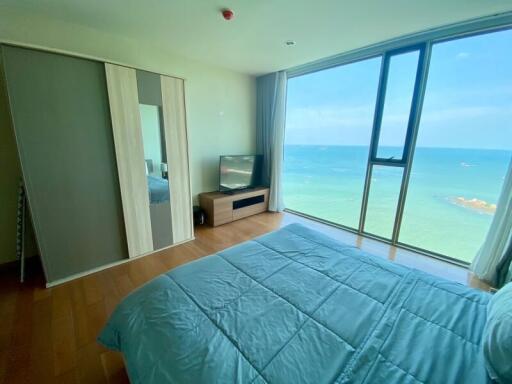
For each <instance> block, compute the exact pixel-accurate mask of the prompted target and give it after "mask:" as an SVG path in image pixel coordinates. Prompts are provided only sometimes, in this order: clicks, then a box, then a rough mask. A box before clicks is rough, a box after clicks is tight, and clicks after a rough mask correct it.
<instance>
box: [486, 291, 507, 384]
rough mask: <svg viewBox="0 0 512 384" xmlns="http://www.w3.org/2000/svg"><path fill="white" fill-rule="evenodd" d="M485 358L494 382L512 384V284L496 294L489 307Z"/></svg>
mask: <svg viewBox="0 0 512 384" xmlns="http://www.w3.org/2000/svg"><path fill="white" fill-rule="evenodd" d="M484 356H485V364H486V368H487V372H488V373H489V376H490V377H491V378H492V379H493V380H496V381H497V382H498V383H502V384H505V383H512V283H508V284H507V285H505V286H504V287H503V288H501V289H500V290H499V291H498V292H496V294H494V295H493V297H492V298H491V300H490V301H489V304H488V305H487V323H486V324H485V329H484Z"/></svg>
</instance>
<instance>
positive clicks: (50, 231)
mask: <svg viewBox="0 0 512 384" xmlns="http://www.w3.org/2000/svg"><path fill="white" fill-rule="evenodd" d="M3 57H4V66H5V73H6V80H7V89H8V93H9V100H10V104H11V112H12V117H13V122H14V130H15V134H16V140H17V143H18V149H19V152H20V160H21V166H22V170H23V174H24V177H25V182H26V187H27V193H28V197H29V202H30V205H31V210H32V213H33V216H34V227H35V231H36V236H37V240H38V243H39V246H40V249H41V254H42V255H41V256H42V259H43V263H44V266H45V272H46V275H47V280H48V282H52V281H55V280H57V279H62V278H65V277H68V276H70V275H73V274H77V273H80V272H84V271H87V270H90V269H92V268H95V267H98V266H102V265H105V264H108V263H112V262H115V261H118V260H121V259H124V258H126V257H127V255H128V253H127V248H126V238H125V233H124V223H123V215H122V207H121V197H120V191H119V182H118V177H117V168H116V162H115V152H114V143H113V137H112V129H111V123H110V112H109V107H108V105H109V104H108V96H107V88H106V80H105V71H104V66H103V64H102V63H99V62H94V61H89V60H84V59H79V58H73V57H69V56H64V55H58V54H52V53H45V52H41V51H36V50H30V49H24V48H17V47H10V46H4V47H3Z"/></svg>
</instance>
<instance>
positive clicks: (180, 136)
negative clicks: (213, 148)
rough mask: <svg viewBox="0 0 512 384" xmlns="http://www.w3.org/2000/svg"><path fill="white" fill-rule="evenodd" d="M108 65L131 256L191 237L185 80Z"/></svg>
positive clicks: (113, 123) (111, 105)
mask: <svg viewBox="0 0 512 384" xmlns="http://www.w3.org/2000/svg"><path fill="white" fill-rule="evenodd" d="M105 66H106V73H107V83H108V90H109V100H110V108H111V115H112V129H113V132H114V143H115V148H116V158H117V166H118V169H119V183H120V189H121V198H122V201H123V211H124V217H125V226H126V234H127V240H128V249H129V254H130V257H134V256H139V255H142V254H145V253H148V252H151V251H154V250H158V249H161V248H165V247H168V246H170V245H172V244H175V243H179V242H182V241H185V240H189V239H191V238H192V237H193V227H192V206H191V196H190V178H189V171H188V144H187V134H186V124H185V109H184V105H185V104H184V95H183V80H181V79H174V78H170V77H166V76H161V75H158V74H156V73H151V72H146V71H140V70H135V69H131V68H126V67H121V66H117V65H113V64H106V65H105Z"/></svg>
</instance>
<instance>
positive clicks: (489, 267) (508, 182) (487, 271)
mask: <svg viewBox="0 0 512 384" xmlns="http://www.w3.org/2000/svg"><path fill="white" fill-rule="evenodd" d="M511 231H512V161H511V162H510V165H509V167H508V171H507V175H506V176H505V180H504V182H503V188H502V190H501V195H500V198H499V200H498V204H497V207H496V213H495V215H494V219H493V221H492V223H491V227H490V228H489V232H488V233H487V237H486V238H485V241H484V243H483V245H482V247H481V248H480V250H479V251H478V253H477V255H476V257H475V259H474V260H473V263H472V264H471V267H470V269H471V270H472V271H473V272H474V273H475V275H476V276H477V277H478V278H480V279H482V280H485V281H488V282H490V283H495V281H496V275H497V271H496V269H497V267H498V265H499V264H500V262H502V261H503V258H504V257H506V255H507V254H508V252H506V250H507V246H508V244H509V241H510V236H511Z"/></svg>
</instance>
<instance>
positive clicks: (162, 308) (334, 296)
mask: <svg viewBox="0 0 512 384" xmlns="http://www.w3.org/2000/svg"><path fill="white" fill-rule="evenodd" d="M489 297H490V296H489V294H487V293H484V292H481V291H478V290H474V289H470V288H468V287H465V286H463V285H460V284H457V283H454V282H450V281H446V280H443V279H440V278H437V277H434V276H431V275H429V274H426V273H423V272H421V271H417V270H413V269H409V268H406V267H404V266H400V265H398V264H396V263H392V262H389V261H386V260H383V259H381V258H378V257H375V256H372V255H370V254H367V253H364V252H362V251H361V250H359V249H358V248H355V247H352V246H348V245H346V244H343V243H340V242H338V241H335V240H333V239H331V238H329V237H327V236H325V235H323V234H321V233H319V232H316V231H314V230H311V229H309V228H306V227H304V226H302V225H300V224H292V225H289V226H286V227H284V228H282V229H280V230H278V231H275V232H272V233H270V234H267V235H264V236H262V237H259V238H256V239H254V240H251V241H248V242H245V243H243V244H240V245H237V246H235V247H232V248H229V249H226V250H224V251H222V252H219V253H217V254H215V255H211V256H208V257H204V258H202V259H200V260H197V261H194V262H191V263H188V264H186V265H183V266H180V267H178V268H175V269H173V270H171V271H169V272H167V273H165V274H163V275H161V276H159V277H157V278H155V279H154V280H152V281H151V282H149V283H147V284H146V285H144V286H142V287H141V288H140V289H138V290H137V291H135V292H133V293H132V294H130V295H129V296H128V297H127V298H126V299H125V300H124V301H122V302H121V303H120V304H119V306H118V307H117V309H116V310H115V311H114V313H113V314H112V316H111V318H110V319H109V321H108V323H107V324H106V326H105V328H104V329H103V331H102V333H101V335H100V336H99V339H98V340H99V341H100V343H102V344H103V345H105V346H106V347H108V348H111V349H114V350H118V351H121V352H122V353H123V355H124V357H125V361H126V367H127V371H128V375H129V377H130V380H131V381H132V383H258V384H260V383H443V384H446V383H465V384H470V383H486V382H487V381H488V378H487V374H486V371H485V366H484V361H483V354H482V331H483V327H484V325H485V321H486V306H487V303H488V301H489Z"/></svg>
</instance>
